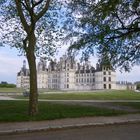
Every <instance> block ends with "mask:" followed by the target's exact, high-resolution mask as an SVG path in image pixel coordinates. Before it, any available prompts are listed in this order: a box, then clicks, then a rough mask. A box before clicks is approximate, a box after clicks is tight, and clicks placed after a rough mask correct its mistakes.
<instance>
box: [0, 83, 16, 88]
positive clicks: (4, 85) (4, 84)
mask: <svg viewBox="0 0 140 140" xmlns="http://www.w3.org/2000/svg"><path fill="white" fill-rule="evenodd" d="M0 87H1V88H15V87H16V85H15V84H9V83H7V82H1V83H0Z"/></svg>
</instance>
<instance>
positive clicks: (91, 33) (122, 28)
mask: <svg viewBox="0 0 140 140" xmlns="http://www.w3.org/2000/svg"><path fill="white" fill-rule="evenodd" d="M69 7H70V8H71V9H72V12H73V11H75V14H74V13H73V14H71V15H73V17H72V18H71V19H72V20H69V21H68V22H67V25H68V23H70V24H71V22H73V20H74V19H75V20H74V22H73V23H74V24H75V27H74V28H73V31H72V28H71V31H70V30H69V35H68V37H76V41H75V42H72V43H71V46H70V48H69V50H81V49H83V50H84V54H85V56H87V55H90V54H93V53H94V51H95V48H96V49H97V52H98V53H99V54H104V53H105V52H107V53H108V56H109V58H110V60H111V62H112V64H113V65H115V66H120V67H121V68H124V69H125V70H129V69H130V67H131V66H132V65H133V64H139V63H140V3H139V0H113V1H112V0H98V1H95V0H79V1H77V0H73V1H72V2H69ZM71 15H70V16H71ZM68 26H69V25H68Z"/></svg>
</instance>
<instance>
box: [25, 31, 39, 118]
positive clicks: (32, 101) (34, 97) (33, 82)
mask: <svg viewBox="0 0 140 140" xmlns="http://www.w3.org/2000/svg"><path fill="white" fill-rule="evenodd" d="M35 44H36V38H35V35H34V33H33V34H32V35H31V36H30V37H29V44H28V49H27V52H26V53H27V60H28V64H29V69H30V95H29V115H30V116H34V115H36V114H37V113H38V89H37V71H36V58H35V54H34V49H35Z"/></svg>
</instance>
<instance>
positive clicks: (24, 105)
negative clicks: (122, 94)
mask: <svg viewBox="0 0 140 140" xmlns="http://www.w3.org/2000/svg"><path fill="white" fill-rule="evenodd" d="M27 110H28V102H27V101H0V114H1V115H0V122H7V121H10V122H12V121H31V120H32V121H35V120H53V119H61V118H76V117H85V116H113V115H120V114H126V112H124V111H116V110H110V109H102V108H97V107H92V106H80V105H66V104H55V103H47V102H39V114H38V115H37V116H36V117H33V118H31V117H29V116H28V115H27V114H28V113H27V112H28V111H27Z"/></svg>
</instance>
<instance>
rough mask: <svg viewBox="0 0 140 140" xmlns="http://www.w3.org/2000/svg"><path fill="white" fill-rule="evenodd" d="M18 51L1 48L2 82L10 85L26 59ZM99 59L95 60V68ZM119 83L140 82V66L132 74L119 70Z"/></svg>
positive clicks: (14, 80)
mask: <svg viewBox="0 0 140 140" xmlns="http://www.w3.org/2000/svg"><path fill="white" fill-rule="evenodd" d="M65 50H66V47H62V48H61V49H60V51H59V52H61V53H58V55H57V57H58V56H61V55H62V54H64V53H65ZM18 54H19V53H18V51H17V50H16V49H14V48H12V49H10V48H8V47H5V48H4V47H0V82H1V81H7V82H9V83H16V75H17V72H18V71H19V70H20V69H21V67H22V62H23V60H24V59H25V57H23V56H18ZM92 60H93V59H92ZM96 61H97V59H96V58H95V59H94V62H92V63H93V65H94V66H95V64H96ZM117 81H130V82H135V81H140V66H134V67H133V68H132V71H131V72H130V73H128V72H127V73H125V72H123V73H120V72H119V70H117Z"/></svg>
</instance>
